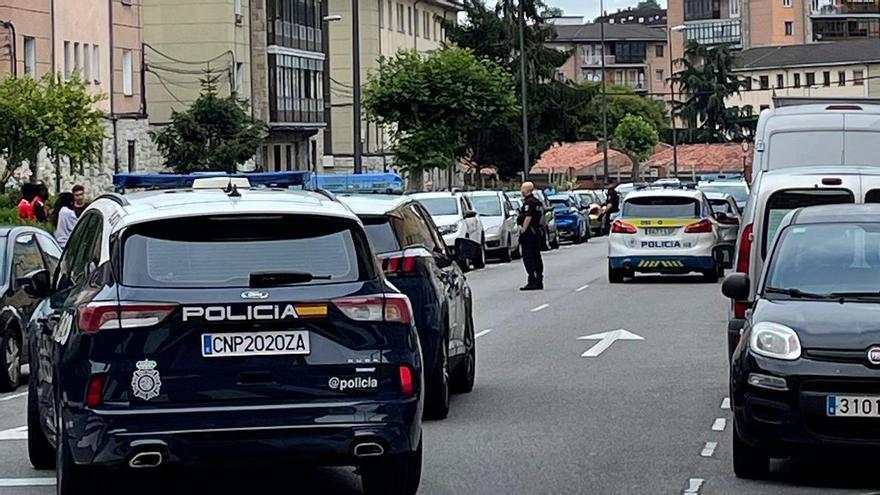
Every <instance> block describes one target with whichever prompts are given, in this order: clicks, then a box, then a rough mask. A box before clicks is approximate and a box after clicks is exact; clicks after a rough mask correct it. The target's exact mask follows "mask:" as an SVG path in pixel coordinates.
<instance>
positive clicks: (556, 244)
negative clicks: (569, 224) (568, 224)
mask: <svg viewBox="0 0 880 495" xmlns="http://www.w3.org/2000/svg"><path fill="white" fill-rule="evenodd" d="M550 249H559V233H557V234H556V237H554V238H553V240H552V241H550Z"/></svg>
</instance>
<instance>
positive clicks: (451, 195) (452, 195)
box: [410, 191, 461, 199]
mask: <svg viewBox="0 0 880 495" xmlns="http://www.w3.org/2000/svg"><path fill="white" fill-rule="evenodd" d="M410 196H411V197H413V198H415V199H431V198H457V197H459V196H461V193H458V192H449V191H436V192H421V193H413V194H410Z"/></svg>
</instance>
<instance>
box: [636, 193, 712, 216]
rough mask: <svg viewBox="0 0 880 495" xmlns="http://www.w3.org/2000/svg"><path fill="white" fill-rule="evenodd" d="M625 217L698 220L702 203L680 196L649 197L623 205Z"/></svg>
mask: <svg viewBox="0 0 880 495" xmlns="http://www.w3.org/2000/svg"><path fill="white" fill-rule="evenodd" d="M623 216H624V217H629V218H698V217H699V216H700V202H699V201H697V200H696V199H695V198H684V197H678V196H648V197H642V198H632V199H628V200H626V201H625V202H624V203H623Z"/></svg>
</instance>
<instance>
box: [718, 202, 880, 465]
mask: <svg viewBox="0 0 880 495" xmlns="http://www.w3.org/2000/svg"><path fill="white" fill-rule="evenodd" d="M777 232H778V233H777V235H776V238H775V242H774V243H773V248H772V250H771V251H770V252H769V253H768V261H767V263H766V264H765V266H764V273H763V275H762V276H761V280H760V281H759V283H758V285H757V287H758V291H757V297H756V299H755V303H754V306H753V307H752V309H751V312H750V313H749V314H747V319H746V324H745V327H744V328H743V333H742V338H741V339H740V342H739V344H738V346H737V348H736V350H735V351H734V353H733V360H732V363H731V367H730V392H731V394H730V396H731V399H732V406H733V411H734V428H733V464H734V466H733V467H734V471H735V473H736V475H737V476H739V477H744V478H761V477H764V476H766V475H767V473H768V471H769V459H770V458H771V457H787V456H788V455H791V454H798V453H804V452H809V451H810V450H821V452H822V453H825V454H826V455H827V454H828V453H829V452H831V451H833V450H834V449H835V448H856V449H857V448H866V447H868V448H873V449H876V448H878V447H880V205H858V206H856V205H835V206H816V207H808V208H803V209H798V210H794V211H793V212H790V213H789V214H788V215H787V216H786V217H785V218H784V219H782V220H781V224H780V227H779V230H778V231H777ZM723 291H724V294H725V295H726V296H728V297H730V298H733V299H736V300H744V299H746V298H745V297H743V296H745V295H748V291H749V280H748V276H747V275H746V274H742V273H736V274H732V275H730V276H728V277H727V279H726V280H725V281H724V285H723Z"/></svg>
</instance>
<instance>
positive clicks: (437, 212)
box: [419, 198, 458, 217]
mask: <svg viewBox="0 0 880 495" xmlns="http://www.w3.org/2000/svg"><path fill="white" fill-rule="evenodd" d="M419 203H421V204H422V206H424V207H425V209H427V210H428V213H430V214H431V215H433V216H435V217H439V216H443V215H458V203H457V202H456V201H455V198H423V199H420V200H419Z"/></svg>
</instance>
